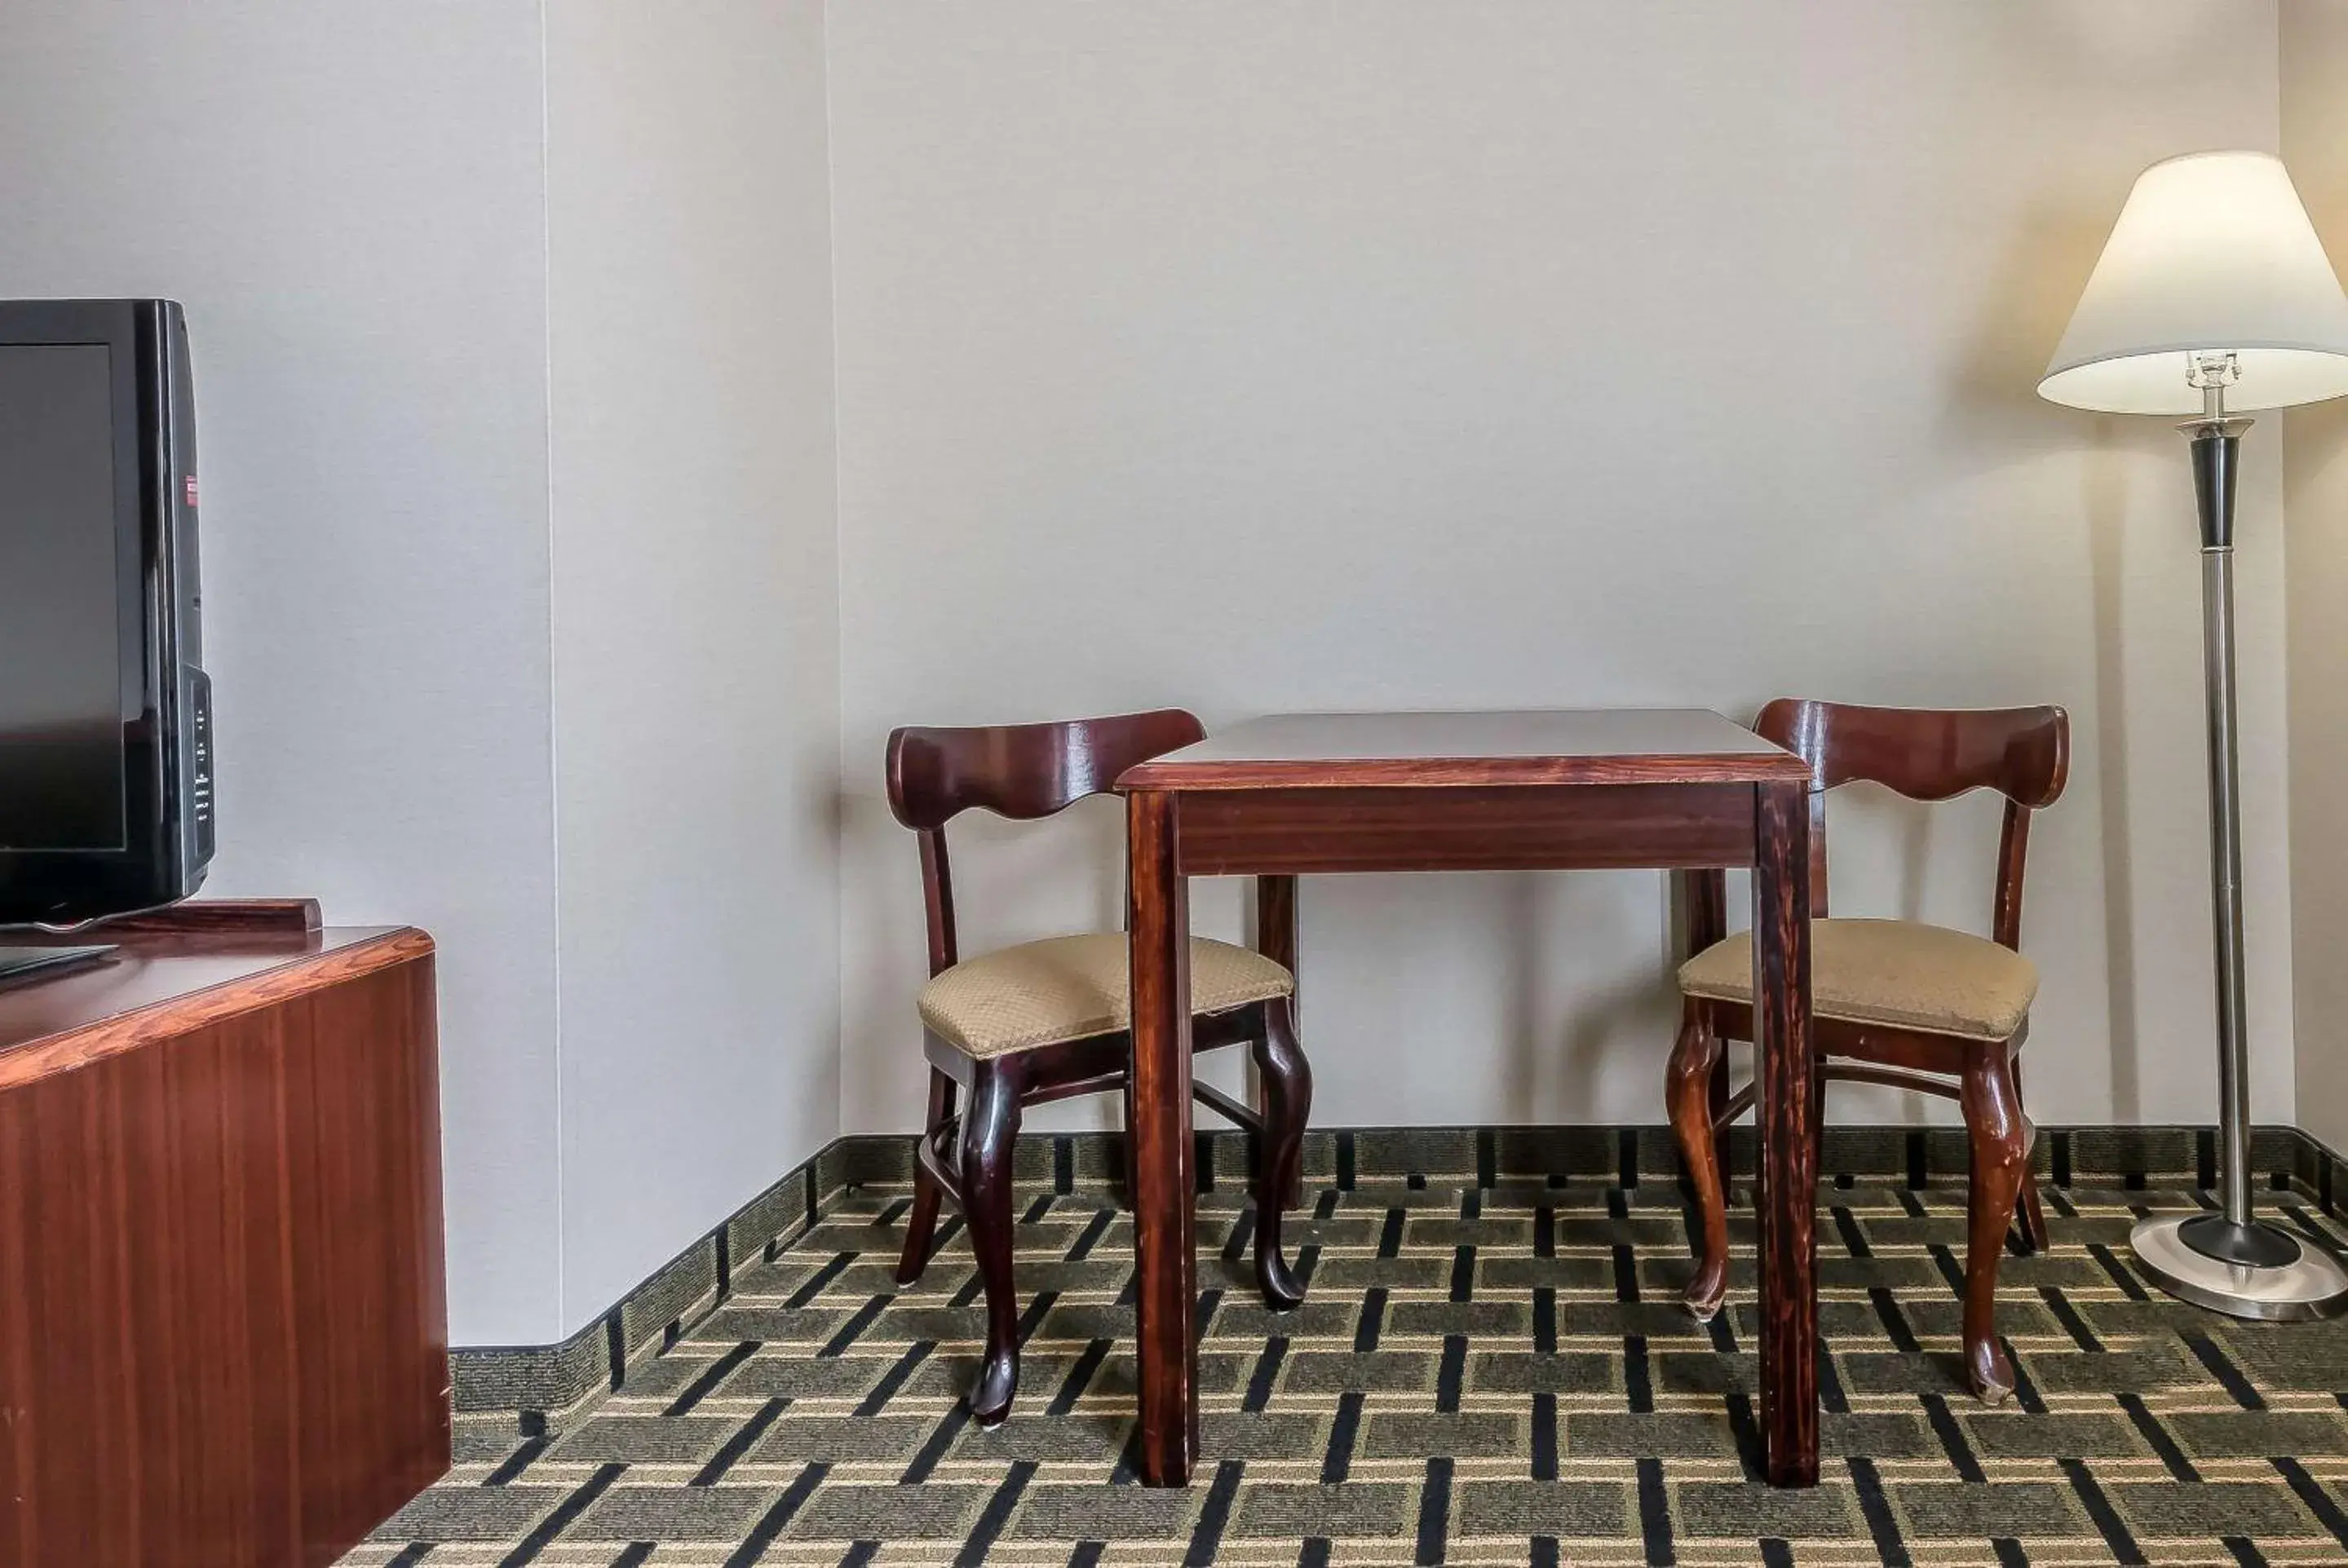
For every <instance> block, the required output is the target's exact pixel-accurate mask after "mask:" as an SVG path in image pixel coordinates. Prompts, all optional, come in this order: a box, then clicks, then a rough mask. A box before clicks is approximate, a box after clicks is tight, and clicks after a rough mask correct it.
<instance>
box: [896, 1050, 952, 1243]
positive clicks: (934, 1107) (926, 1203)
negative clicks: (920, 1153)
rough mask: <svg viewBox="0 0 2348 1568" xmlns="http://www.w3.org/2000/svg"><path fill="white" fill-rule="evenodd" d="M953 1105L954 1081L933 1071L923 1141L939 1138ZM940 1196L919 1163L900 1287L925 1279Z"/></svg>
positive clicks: (907, 1223)
mask: <svg viewBox="0 0 2348 1568" xmlns="http://www.w3.org/2000/svg"><path fill="white" fill-rule="evenodd" d="M953 1104H954V1081H953V1079H951V1078H948V1077H947V1076H946V1075H945V1074H944V1073H942V1072H940V1071H938V1070H937V1069H936V1068H934V1067H932V1068H931V1069H930V1113H929V1115H928V1116H927V1117H926V1118H925V1119H924V1120H923V1121H922V1137H923V1138H925V1139H926V1138H934V1137H936V1136H937V1135H938V1129H939V1128H941V1127H942V1126H944V1125H945V1124H946V1122H947V1120H948V1118H950V1117H952V1116H953ZM940 1195H941V1194H940V1193H939V1189H938V1183H937V1178H936V1177H934V1176H932V1175H931V1174H930V1173H929V1168H928V1167H927V1166H925V1165H922V1164H920V1163H916V1164H915V1165H914V1166H913V1206H912V1208H911V1210H909V1211H908V1212H907V1214H906V1215H905V1250H904V1251H903V1252H901V1253H900V1254H899V1255H898V1256H897V1283H898V1284H900V1285H911V1284H912V1283H913V1282H914V1281H915V1280H917V1279H919V1278H921V1277H922V1269H923V1268H925V1267H927V1266H929V1261H930V1238H931V1237H932V1235H935V1234H936V1233H937V1228H938V1198H939V1196H940Z"/></svg>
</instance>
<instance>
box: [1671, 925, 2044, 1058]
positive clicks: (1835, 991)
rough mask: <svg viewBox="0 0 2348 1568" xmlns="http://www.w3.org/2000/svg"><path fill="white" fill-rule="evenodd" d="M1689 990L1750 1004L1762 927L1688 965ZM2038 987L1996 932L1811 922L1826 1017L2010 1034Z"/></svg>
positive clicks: (1984, 1035)
mask: <svg viewBox="0 0 2348 1568" xmlns="http://www.w3.org/2000/svg"><path fill="white" fill-rule="evenodd" d="M1680 989H1681V990H1683V991H1684V992H1686V993H1687V994H1688V995H1689V996H1692V997H1702V998H1704V999H1707V1000H1710V1001H1724V1002H1743V1003H1745V1004H1746V1005H1747V1006H1750V1005H1751V1003H1752V1001H1753V936H1752V933H1751V932H1749V931H1739V932H1738V933H1737V934H1736V935H1735V936H1733V937H1731V938H1728V939H1727V940H1726V941H1725V942H1717V943H1715V944H1714V945H1713V946H1711V947H1709V948H1705V949H1704V951H1703V952H1701V953H1698V954H1697V955H1696V956H1695V957H1694V958H1690V959H1689V960H1688V961H1687V962H1686V963H1684V964H1682V965H1681V966H1680ZM2037 994H2038V970H2037V968H2036V967H2035V966H2034V965H2033V964H2032V963H2031V961H2030V960H2029V959H2028V958H2024V957H2023V956H2022V955H2021V954H2020V953H2017V952H2014V951H2013V949H2011V948H2001V947H1999V946H1998V945H1997V944H1996V943H1995V942H1993V941H1990V940H1988V939H1987V938H1982V937H1975V936H1972V935H1971V934H1969V933H1967V932H1964V931H1952V930H1950V929H1948V928H1947V927H1942V926H1926V925H1923V924H1921V923H1919V922H1917V921H1913V920H1813V921H1811V922H1810V1006H1811V1009H1812V1010H1813V1012H1814V1013H1815V1014H1816V1015H1817V1016H1818V1017H1819V1018H1831V1019H1840V1020H1846V1021H1849V1022H1852V1023H1873V1024H1883V1025H1886V1026H1889V1027H1890V1028H1894V1029H1912V1030H1924V1031H1926V1032H1928V1033H1931V1034H1953V1035H1962V1036H1964V1037H1965V1038H1967V1039H1971V1040H2007V1039H2010V1038H2012V1037H2013V1033H2014V1031H2015V1030H2019V1029H2020V1028H2021V1027H2022V1025H2023V1021H2024V1020H2025V1019H2027V1018H2028V1017H2029V1016H2030V1001H2031V999H2032V998H2033V997H2034V996H2036V995H2037Z"/></svg>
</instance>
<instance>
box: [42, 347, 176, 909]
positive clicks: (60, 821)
mask: <svg viewBox="0 0 2348 1568" xmlns="http://www.w3.org/2000/svg"><path fill="white" fill-rule="evenodd" d="M197 494H198V491H197V485H196V437H195V408H194V403H193V396H192V389H191V379H190V374H189V365H188V337H187V324H186V323H185V321H184V320H183V319H182V317H181V313H180V307H179V306H178V305H176V304H174V303H172V302H170V301H167V300H11V301H0V927H5V926H9V925H26V924H38V925H45V926H64V925H72V924H76V923H78V922H82V921H87V920H91V919H96V918H98V917H103V916H107V915H117V914H122V913H126V912H128V911H130V910H135V909H146V908H152V907H156V906H159V905H163V904H169V903H170V902H172V901H173V900H175V899H179V898H184V897H187V896H188V895H189V894H191V893H192V892H194V891H195V890H196V888H197V887H198V886H199V885H201V883H202V881H203V879H204V871H205V868H206V867H207V866H208V865H209V864H210V863H211V857H212V810H213V801H212V743H211V682H209V681H208V680H207V679H206V678H205V675H204V672H203V669H202V661H203V641H202V634H201V600H200V598H199V597H198V592H197V568H196V502H197Z"/></svg>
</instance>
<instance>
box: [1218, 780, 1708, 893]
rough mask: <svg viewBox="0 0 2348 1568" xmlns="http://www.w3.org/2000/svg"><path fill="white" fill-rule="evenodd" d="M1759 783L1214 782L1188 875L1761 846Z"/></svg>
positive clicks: (1463, 864)
mask: <svg viewBox="0 0 2348 1568" xmlns="http://www.w3.org/2000/svg"><path fill="white" fill-rule="evenodd" d="M1752 819H1753V786H1752V785H1751V784H1581V785H1578V786H1576V788H1575V790H1574V793H1573V794H1571V795H1570V796H1567V795H1563V794H1560V791H1559V789H1558V787H1557V786H1556V785H1554V784H1507V785H1499V786H1492V785H1478V784H1457V785H1450V786H1447V787H1445V788H1443V789H1442V791H1441V793H1440V794H1429V793H1427V792H1426V791H1425V790H1422V791H1420V792H1419V793H1418V794H1409V793H1406V792H1403V791H1398V790H1396V789H1395V788H1394V787H1392V786H1390V785H1389V786H1385V787H1377V786H1364V785H1358V784H1357V785H1351V786H1347V787H1344V788H1316V787H1305V788H1297V789H1286V788H1276V787H1262V786H1259V787H1256V788H1251V789H1228V790H1226V789H1215V790H1203V791H1201V792H1200V793H1199V794H1196V795H1186V796H1185V797H1184V799H1183V803H1182V849H1181V855H1182V865H1181V869H1182V874H1183V875H1184V876H1220V875H1223V874H1224V873H1226V872H1231V871H1244V872H1273V873H1278V874H1282V875H1286V876H1295V875H1297V874H1300V873H1307V872H1312V873H1319V872H1333V871H1493V870H1510V871H1540V870H1552V869H1570V870H1581V871H1590V870H1597V869H1600V868H1602V867H1632V868H1638V869H1644V868H1648V867H1652V866H1716V865H1719V864H1720V863H1721V862H1722V861H1723V860H1742V859H1744V858H1745V857H1746V856H1749V855H1750V854H1751V853H1752V845H1753V820H1752Z"/></svg>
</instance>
